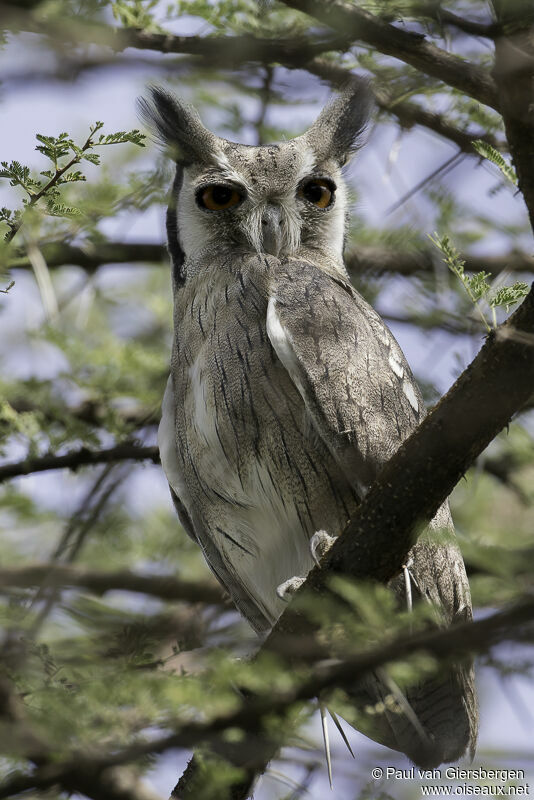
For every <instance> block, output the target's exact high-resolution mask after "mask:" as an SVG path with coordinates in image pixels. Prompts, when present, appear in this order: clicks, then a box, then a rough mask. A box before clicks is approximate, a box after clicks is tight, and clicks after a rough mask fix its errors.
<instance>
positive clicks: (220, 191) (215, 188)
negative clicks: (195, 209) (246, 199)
mask: <svg viewBox="0 0 534 800" xmlns="http://www.w3.org/2000/svg"><path fill="white" fill-rule="evenodd" d="M242 199H243V196H242V195H241V194H239V192H238V191H237V189H234V187H233V186H224V185H223V184H221V183H214V184H213V185H212V186H206V187H205V188H204V189H201V190H200V192H199V193H198V195H197V203H198V204H199V206H201V207H202V208H207V209H209V210H210V211H224V210H225V209H227V208H232V206H236V205H237V204H238V203H240V202H241V200H242Z"/></svg>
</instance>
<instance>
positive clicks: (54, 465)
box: [0, 442, 159, 483]
mask: <svg viewBox="0 0 534 800" xmlns="http://www.w3.org/2000/svg"><path fill="white" fill-rule="evenodd" d="M126 459H132V460H134V461H147V460H148V461H152V462H153V463H154V464H159V450H158V448H157V447H156V446H150V445H149V446H147V445H140V444H136V443H135V442H124V443H123V444H118V445H115V447H109V448H107V449H105V450H88V449H87V448H86V447H81V448H80V449H79V450H74V451H73V452H71V453H65V455H62V456H56V455H48V456H41V457H39V458H27V459H25V460H24V461H17V462H14V463H11V464H3V465H2V466H0V483H3V482H4V481H7V480H10V479H11V478H16V477H19V476H20V475H31V474H32V473H34V472H45V471H46V470H49V469H73V470H76V469H78V467H83V466H87V465H90V464H110V463H112V462H114V461H125V460H126Z"/></svg>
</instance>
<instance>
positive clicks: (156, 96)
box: [141, 79, 370, 261]
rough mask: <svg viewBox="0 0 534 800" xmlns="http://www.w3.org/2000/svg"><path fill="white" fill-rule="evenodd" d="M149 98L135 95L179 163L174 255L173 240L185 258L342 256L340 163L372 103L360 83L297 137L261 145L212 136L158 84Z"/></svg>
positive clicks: (191, 111)
mask: <svg viewBox="0 0 534 800" xmlns="http://www.w3.org/2000/svg"><path fill="white" fill-rule="evenodd" d="M152 100H153V103H149V102H147V101H141V111H142V113H143V115H144V116H145V117H147V118H148V119H149V121H150V122H151V123H152V124H155V126H156V128H157V131H158V133H159V136H160V138H161V139H162V140H163V141H164V143H165V144H166V146H167V147H168V148H169V149H170V150H171V152H172V154H173V156H174V158H175V159H176V162H177V166H178V172H177V179H176V180H175V183H174V188H173V193H174V196H173V197H172V198H171V213H172V217H173V219H175V221H176V222H175V223H173V224H172V225H171V226H170V227H169V246H170V249H171V252H172V250H173V245H176V246H177V247H178V248H179V250H180V251H181V253H183V255H184V256H185V259H186V260H187V259H195V257H196V256H199V255H200V254H201V252H202V251H205V250H206V249H208V250H212V249H213V248H214V247H215V248H217V251H218V252H221V251H225V250H227V251H231V252H232V253H235V252H246V251H249V252H250V251H252V252H257V253H269V254H270V255H275V256H292V255H298V254H299V252H303V251H310V250H312V251H319V252H320V253H323V254H324V255H325V256H328V257H329V258H330V259H332V258H333V259H334V260H336V261H341V257H342V251H343V243H344V233H345V222H346V210H347V195H346V187H345V183H344V181H343V178H342V174H341V173H342V166H343V165H344V164H345V162H346V161H347V159H348V156H349V155H350V153H351V152H352V151H353V150H354V149H355V146H356V145H355V143H356V140H357V138H358V135H359V134H360V133H361V131H362V128H363V127H364V125H365V122H366V120H367V116H368V111H369V105H370V101H369V94H368V92H367V91H366V87H365V85H362V82H361V81H360V80H357V79H355V80H354V82H353V83H352V84H351V85H350V86H349V87H347V88H346V89H345V91H344V92H343V93H342V94H340V95H339V96H338V97H337V98H336V99H335V100H334V101H333V102H331V103H330V104H329V105H328V106H327V107H326V108H325V109H324V110H323V112H322V113H321V114H320V116H319V118H318V119H317V121H316V122H315V123H314V124H313V125H312V127H311V128H310V129H309V130H308V131H307V132H306V133H304V134H303V135H302V136H299V137H297V138H295V139H292V140H290V141H288V142H281V143H279V144H272V145H266V146H262V147H250V146H247V145H240V144H235V143H234V142H229V141H228V140H226V139H222V138H220V137H218V136H216V135H215V134H213V133H211V132H210V131H208V130H207V129H206V128H205V127H204V126H203V125H202V123H201V122H200V119H199V117H198V115H197V113H196V111H195V110H194V109H192V108H191V107H187V106H184V105H182V104H181V103H180V102H179V101H178V100H176V98H174V97H173V96H172V95H170V94H168V93H167V92H165V91H164V90H162V89H159V88H154V89H152ZM172 237H175V238H176V240H177V241H176V242H173V241H172Z"/></svg>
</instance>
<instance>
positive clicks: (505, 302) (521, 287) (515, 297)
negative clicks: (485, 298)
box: [489, 281, 530, 312]
mask: <svg viewBox="0 0 534 800" xmlns="http://www.w3.org/2000/svg"><path fill="white" fill-rule="evenodd" d="M529 291H530V287H529V285H528V283H522V282H521V281H517V282H516V283H514V284H513V286H503V287H502V288H501V289H499V291H498V292H497V293H496V294H495V295H494V296H493V297H491V298H490V300H489V304H490V306H491V307H492V308H497V307H498V306H504V307H505V308H506V311H507V312H508V311H509V310H510V307H511V306H513V305H515V303H518V302H519V301H520V300H522V299H523V297H526V296H527V294H528V293H529Z"/></svg>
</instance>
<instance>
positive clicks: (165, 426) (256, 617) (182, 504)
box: [158, 375, 269, 631]
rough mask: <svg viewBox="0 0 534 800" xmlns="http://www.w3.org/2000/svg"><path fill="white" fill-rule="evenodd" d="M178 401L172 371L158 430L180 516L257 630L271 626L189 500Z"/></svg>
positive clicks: (209, 562)
mask: <svg viewBox="0 0 534 800" xmlns="http://www.w3.org/2000/svg"><path fill="white" fill-rule="evenodd" d="M175 426H176V422H175V402H174V394H173V386H172V375H171V376H170V377H169V379H168V381H167V387H166V389H165V395H164V397H163V403H162V407H161V422H160V425H159V430H158V445H159V451H160V457H161V465H162V467H163V470H164V472H165V476H166V478H167V480H168V482H169V489H170V492H171V498H172V501H173V503H174V507H175V509H176V512H177V514H178V519H179V520H180V523H181V525H182V527H183V529H184V530H185V532H186V533H187V534H188V535H189V536H190V537H191V539H193V541H194V542H197V543H198V544H199V545H200V547H201V548H202V551H203V553H204V556H205V558H206V561H207V563H208V565H209V567H210V569H211V570H212V572H213V573H214V575H215V577H216V578H217V580H218V581H219V582H220V583H221V585H222V586H223V587H224V588H225V590H226V591H227V592H228V594H229V595H230V596H231V597H232V599H233V600H234V602H235V604H236V606H237V607H238V608H239V610H240V611H241V613H242V614H243V615H244V616H245V617H246V618H247V619H248V620H250V622H251V623H252V625H253V626H254V627H255V629H256V630H258V631H260V630H265V629H266V628H268V627H269V624H268V621H267V620H266V619H265V616H264V615H263V614H262V612H261V610H260V609H259V608H258V605H257V603H256V602H255V599H254V598H253V597H251V596H250V594H249V593H248V592H247V590H246V588H245V587H244V586H243V585H242V584H241V583H239V582H238V581H236V580H235V577H234V576H233V575H231V573H230V572H229V571H228V568H227V566H226V564H225V562H224V559H223V557H222V555H221V553H220V551H219V550H218V548H217V546H216V544H215V542H214V540H213V537H211V536H210V535H209V533H208V531H207V530H206V529H205V527H204V525H203V523H202V521H201V520H200V518H199V516H198V514H195V510H194V507H193V503H191V502H188V492H187V488H186V485H185V481H184V479H183V465H182V463H181V459H180V454H179V451H178V448H177V447H176V436H175Z"/></svg>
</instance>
